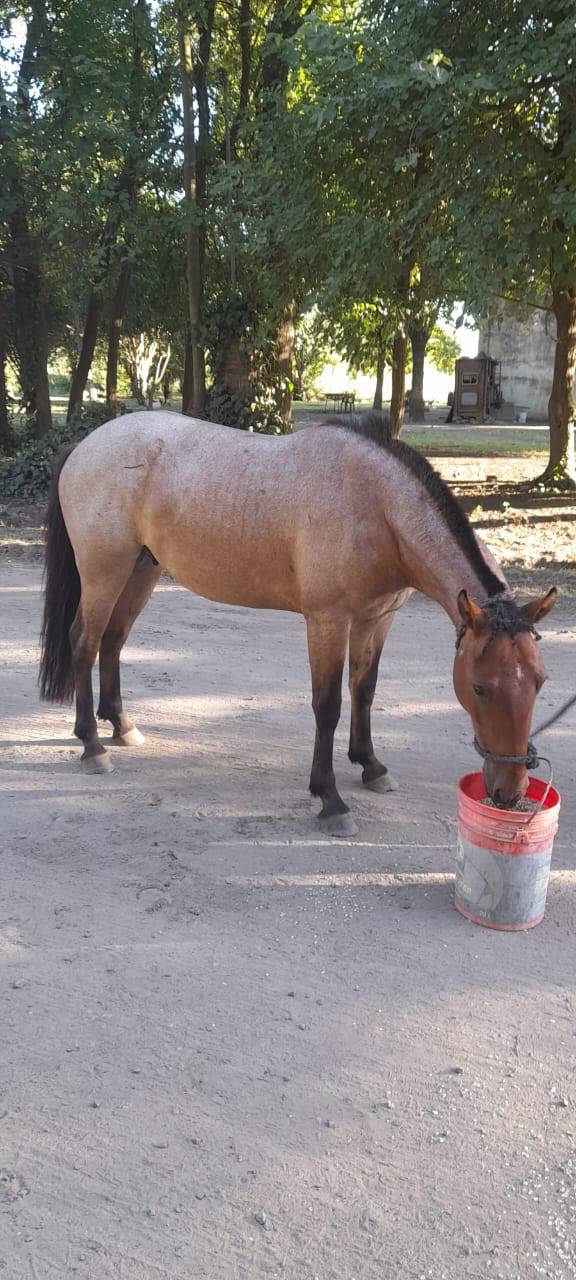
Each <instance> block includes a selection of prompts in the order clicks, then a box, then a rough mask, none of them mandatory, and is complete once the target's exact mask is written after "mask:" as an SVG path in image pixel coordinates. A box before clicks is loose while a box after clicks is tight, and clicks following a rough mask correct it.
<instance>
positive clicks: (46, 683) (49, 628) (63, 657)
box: [39, 445, 80, 702]
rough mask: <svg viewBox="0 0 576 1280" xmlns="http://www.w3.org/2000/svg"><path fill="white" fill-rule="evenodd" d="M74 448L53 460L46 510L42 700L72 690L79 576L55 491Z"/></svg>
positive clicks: (62, 697)
mask: <svg viewBox="0 0 576 1280" xmlns="http://www.w3.org/2000/svg"><path fill="white" fill-rule="evenodd" d="M73 448H74V445H70V446H69V447H68V448H67V449H63V451H62V453H61V454H60V455H59V457H58V459H57V461H56V465H55V467H54V474H53V477H52V487H51V489H50V497H49V500H48V510H47V512H46V551H45V561H44V617H43V620H42V632H41V646H42V652H41V657H40V674H39V684H40V696H41V697H42V698H43V699H44V701H45V702H70V700H71V698H72V694H73V691H74V681H73V673H72V647H71V644H70V627H71V626H72V623H73V621H74V618H75V617H76V612H77V610H78V605H79V603H80V575H79V573H78V569H77V568H76V560H75V558H74V551H73V549H72V543H71V541H70V538H69V536H68V530H67V528H66V525H65V523H64V516H63V514H62V507H61V505H60V497H59V494H58V481H59V479H60V474H61V472H62V468H63V466H64V463H65V462H66V460H67V458H68V457H69V456H70V454H71V452H72V449H73Z"/></svg>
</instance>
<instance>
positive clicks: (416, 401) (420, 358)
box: [410, 327, 430, 422]
mask: <svg viewBox="0 0 576 1280" xmlns="http://www.w3.org/2000/svg"><path fill="white" fill-rule="evenodd" d="M429 336H430V335H429V332H428V330H427V329H423V328H420V327H418V328H413V329H411V330H410V343H411V346H412V389H411V391H410V421H411V422H425V421H426V406H425V404H424V359H425V356H426V347H427V346H428V338H429Z"/></svg>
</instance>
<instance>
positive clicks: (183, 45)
mask: <svg viewBox="0 0 576 1280" xmlns="http://www.w3.org/2000/svg"><path fill="white" fill-rule="evenodd" d="M178 28H179V30H178V43H179V49H180V81H181V88H182V113H183V125H184V130H183V131H184V200H185V202H186V206H187V212H188V230H187V233H186V278H187V282H188V316H189V321H190V358H191V363H192V369H191V375H192V403H191V410H192V413H193V414H196V415H197V416H198V417H202V415H203V413H204V405H205V400H206V360H205V352H204V347H203V345H202V341H201V323H202V303H203V294H204V280H203V272H202V265H203V263H202V259H203V245H202V237H201V235H200V227H199V223H198V215H199V212H200V211H199V208H198V191H197V181H196V139H195V134H194V101H193V87H194V61H193V54H192V34H191V32H190V30H189V28H188V25H187V23H186V22H185V20H184V18H183V17H182V15H181V14H179V17H178Z"/></svg>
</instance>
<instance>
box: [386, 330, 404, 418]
mask: <svg viewBox="0 0 576 1280" xmlns="http://www.w3.org/2000/svg"><path fill="white" fill-rule="evenodd" d="M407 345H408V343H407V340H406V334H405V333H404V330H403V329H397V330H396V333H395V334H394V342H393V344H392V398H391V401H390V426H391V431H392V435H393V436H394V438H396V439H397V437H398V436H399V435H400V432H401V430H402V426H403V423H404V397H405V394H406V348H407Z"/></svg>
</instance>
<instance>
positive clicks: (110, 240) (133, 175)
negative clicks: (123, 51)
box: [66, 0, 148, 422]
mask: <svg viewBox="0 0 576 1280" xmlns="http://www.w3.org/2000/svg"><path fill="white" fill-rule="evenodd" d="M147 22H148V13H147V7H146V3H145V2H144V0H137V2H136V4H135V6H134V9H133V29H132V41H133V43H132V68H131V77H130V110H129V117H130V129H131V133H132V134H133V135H135V136H136V140H135V141H134V140H132V141H131V142H130V143H129V145H128V150H127V154H126V159H125V161H124V164H123V166H122V170H121V172H120V174H119V176H118V181H117V184H116V188H115V191H114V194H113V196H112V199H111V201H110V208H109V209H108V213H107V216H106V222H105V224H104V227H103V229H102V234H101V237H100V249H101V254H100V269H99V272H98V275H97V277H96V279H95V280H93V281H92V289H91V293H90V297H89V299H88V308H87V312H86V321H85V324H84V333H83V335H82V346H81V348H80V355H79V358H78V364H77V365H76V368H75V370H74V373H73V375H72V382H71V385H70V396H69V399H68V412H67V415H66V419H67V421H68V422H70V419H71V418H72V417H73V415H74V414H75V413H76V412H77V411H78V409H80V408H81V407H82V400H83V396H84V391H85V389H86V382H87V379H88V374H89V372H90V365H91V364H92V360H93V358H94V348H95V346H96V341H97V338H98V329H99V326H100V316H101V312H102V305H103V299H102V289H103V286H104V285H105V283H106V280H107V278H108V276H109V273H110V269H111V266H112V263H113V259H114V257H115V253H116V242H117V239H118V234H119V232H120V229H121V227H122V224H123V222H124V221H125V220H126V214H127V212H128V216H130V215H131V214H133V211H134V205H135V202H136V192H137V189H138V183H139V179H140V170H141V163H142V156H141V147H143V145H144V131H145V118H144V117H143V105H142V101H141V86H142V77H143V71H144V50H143V48H142V46H141V44H140V27H139V23H143V24H144V23H147ZM129 274H130V273H129V272H128V275H129ZM121 276H122V271H121ZM126 287H127V286H126ZM118 288H120V284H119V286H118ZM116 297H117V295H116ZM115 304H116V298H115V299H114V303H113V308H114V306H115ZM124 305H125V303H124ZM120 327H121V326H120ZM119 337H120V334H119V333H118V338H119ZM109 354H110V348H109ZM116 363H117V354H116ZM106 399H108V392H107V394H106ZM115 403H116V402H115V401H114V404H115Z"/></svg>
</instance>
